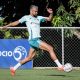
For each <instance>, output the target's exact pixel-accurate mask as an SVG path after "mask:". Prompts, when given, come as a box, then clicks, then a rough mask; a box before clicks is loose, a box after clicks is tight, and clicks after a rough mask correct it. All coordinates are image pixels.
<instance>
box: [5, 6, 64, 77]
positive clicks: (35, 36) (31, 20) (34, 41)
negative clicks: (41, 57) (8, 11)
mask: <svg viewBox="0 0 80 80" xmlns="http://www.w3.org/2000/svg"><path fill="white" fill-rule="evenodd" d="M47 11H48V13H49V14H50V15H49V16H48V17H43V16H38V15H37V14H38V6H35V5H31V7H30V14H29V15H25V16H23V17H22V18H21V19H19V20H17V21H15V22H12V23H10V24H8V25H6V26H3V28H7V27H11V26H16V25H18V24H19V23H24V22H25V24H26V26H27V28H28V32H29V44H30V51H29V55H28V56H27V57H26V58H25V59H23V60H21V61H19V63H18V64H16V65H15V66H14V67H11V68H10V72H11V75H12V76H14V75H15V71H16V70H17V69H18V67H20V66H21V65H23V64H24V63H26V62H28V61H30V60H32V59H33V58H34V56H35V55H36V49H35V48H40V49H42V50H46V51H48V53H49V54H50V57H51V58H52V60H53V61H54V62H55V63H56V64H57V66H58V70H64V67H63V66H62V64H61V63H60V62H59V60H58V58H57V57H56V55H55V52H54V50H53V47H52V46H51V45H49V44H47V43H46V42H44V41H42V40H40V38H41V36H40V22H41V21H51V20H52V18H53V10H52V9H51V8H47Z"/></svg>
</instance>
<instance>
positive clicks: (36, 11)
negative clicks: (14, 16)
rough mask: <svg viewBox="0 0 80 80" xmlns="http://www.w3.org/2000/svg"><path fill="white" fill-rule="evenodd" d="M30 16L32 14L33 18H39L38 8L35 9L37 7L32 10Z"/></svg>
mask: <svg viewBox="0 0 80 80" xmlns="http://www.w3.org/2000/svg"><path fill="white" fill-rule="evenodd" d="M30 14H32V15H33V16H35V17H36V16H37V14H38V8H35V7H33V8H32V9H31V10H30Z"/></svg>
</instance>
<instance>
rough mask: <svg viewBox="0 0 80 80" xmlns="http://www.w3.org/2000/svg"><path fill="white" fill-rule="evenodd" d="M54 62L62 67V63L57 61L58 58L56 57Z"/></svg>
mask: <svg viewBox="0 0 80 80" xmlns="http://www.w3.org/2000/svg"><path fill="white" fill-rule="evenodd" d="M54 62H55V63H56V64H57V66H58V67H62V64H61V63H60V62H59V60H58V59H56V60H55V61H54Z"/></svg>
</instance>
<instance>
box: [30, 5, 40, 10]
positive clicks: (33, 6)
mask: <svg viewBox="0 0 80 80" xmlns="http://www.w3.org/2000/svg"><path fill="white" fill-rule="evenodd" d="M32 8H38V6H36V5H31V6H30V9H32Z"/></svg>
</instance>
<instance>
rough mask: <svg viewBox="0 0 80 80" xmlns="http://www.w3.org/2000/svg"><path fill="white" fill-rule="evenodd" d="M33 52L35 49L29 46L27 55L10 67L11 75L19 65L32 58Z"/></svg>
mask: <svg viewBox="0 0 80 80" xmlns="http://www.w3.org/2000/svg"><path fill="white" fill-rule="evenodd" d="M35 54H36V53H35V50H34V49H33V48H30V51H29V55H28V56H27V57H26V58H25V59H23V60H21V61H20V62H19V63H18V64H16V65H15V66H14V67H11V68H10V71H11V75H12V76H14V75H15V71H16V69H17V68H18V67H20V66H21V65H23V64H25V63H26V62H28V61H30V60H32V59H33V57H34V56H35Z"/></svg>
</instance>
